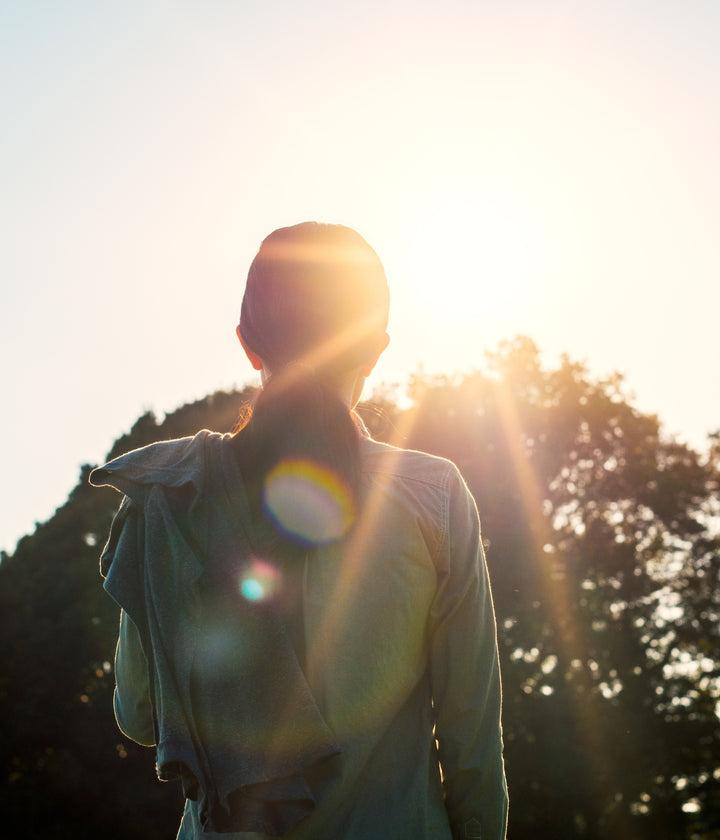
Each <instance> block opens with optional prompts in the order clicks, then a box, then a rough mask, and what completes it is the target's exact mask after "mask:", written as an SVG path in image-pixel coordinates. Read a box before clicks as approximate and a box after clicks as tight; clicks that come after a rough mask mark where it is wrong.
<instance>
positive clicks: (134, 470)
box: [89, 429, 227, 495]
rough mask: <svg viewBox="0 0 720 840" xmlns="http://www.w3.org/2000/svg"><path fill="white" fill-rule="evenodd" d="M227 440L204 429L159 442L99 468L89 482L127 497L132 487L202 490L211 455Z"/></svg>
mask: <svg viewBox="0 0 720 840" xmlns="http://www.w3.org/2000/svg"><path fill="white" fill-rule="evenodd" d="M226 437H227V435H222V434H219V433H218V432H210V431H208V430H207V429H203V430H202V431H200V432H198V433H197V434H196V435H193V436H191V437H184V438H175V439H173V440H163V441H157V442H156V443H151V444H148V445H147V446H143V447H140V448H139V449H133V450H132V451H130V452H126V453H125V454H124V455H120V456H119V457H118V458H114V459H113V460H112V461H109V462H108V463H107V464H104V465H103V466H101V467H97V468H96V469H94V470H93V471H92V472H91V473H90V477H89V482H90V484H92V485H93V486H95V487H102V486H105V485H109V486H111V487H115V488H116V489H117V490H120V491H121V492H123V493H125V494H127V495H130V494H129V493H128V488H129V487H130V486H134V487H138V486H145V485H152V484H160V485H163V486H164V487H179V486H181V485H183V484H188V483H192V484H196V485H198V486H199V485H200V484H201V483H202V477H203V473H204V470H205V465H206V463H207V460H208V457H209V454H210V452H211V451H212V449H213V448H215V447H217V445H218V444H219V443H221V442H222V441H223V440H225V438H226Z"/></svg>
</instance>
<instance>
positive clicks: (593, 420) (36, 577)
mask: <svg viewBox="0 0 720 840" xmlns="http://www.w3.org/2000/svg"><path fill="white" fill-rule="evenodd" d="M251 397H252V389H246V390H245V391H243V392H237V393H217V394H214V395H212V396H209V397H207V398H205V399H204V400H201V401H199V402H196V403H193V404H191V405H187V406H183V407H182V408H180V409H178V410H177V411H175V412H173V413H172V414H170V415H168V416H167V417H165V418H164V419H163V420H162V421H161V422H159V421H158V420H157V419H156V418H155V417H154V416H153V415H152V414H145V415H143V416H142V417H140V418H139V419H138V421H137V422H136V423H135V425H134V426H133V428H132V429H131V430H130V432H129V433H128V434H127V435H125V436H124V437H122V438H120V439H119V440H118V441H116V442H115V444H114V445H113V447H112V450H111V451H110V453H109V454H108V457H114V456H115V455H117V454H120V453H121V452H124V451H127V450H129V449H133V448H136V447H138V446H142V445H144V444H146V443H150V442H152V441H154V440H159V439H168V438H172V437H178V436H183V435H187V434H193V433H194V432H196V431H197V430H198V429H200V428H212V429H215V430H218V431H228V430H230V429H231V428H232V427H233V425H234V423H235V420H236V417H237V415H238V411H239V409H240V406H241V405H242V404H243V403H244V402H247V400H249V399H250V398H251ZM408 397H409V406H408V407H403V408H401V407H400V400H399V398H398V396H397V394H396V393H395V392H393V391H392V390H389V391H385V392H383V393H382V394H379V395H376V399H375V400H374V401H373V403H372V404H366V405H365V406H363V407H362V409H361V411H362V414H363V416H364V418H365V419H366V422H367V423H368V425H369V426H370V428H371V431H372V432H373V434H374V435H375V436H376V437H378V438H380V439H385V440H390V441H391V442H394V443H398V444H399V445H402V446H406V447H409V448H414V449H422V450H425V451H428V452H432V453H436V454H439V455H442V456H444V457H447V458H450V459H451V460H453V461H454V462H455V463H456V464H457V465H458V467H459V468H460V470H461V472H462V473H463V475H464V476H465V479H466V481H467V482H468V485H469V486H470V489H471V490H472V492H473V494H474V496H475V498H476V500H477V503H478V508H479V510H480V515H481V520H482V526H483V539H484V542H485V546H486V549H487V557H488V565H489V568H490V575H491V580H492V584H493V593H494V597H495V606H496V611H497V617H498V628H499V642H500V651H501V660H502V668H503V682H504V713H503V720H504V732H505V742H506V765H507V773H508V782H509V788H510V803H511V804H510V829H509V836H510V837H512V838H513V840H523V838H526V837H527V838H528V839H529V838H533V840H542V838H548V840H549V838H553V840H555V838H559V837H560V838H588V840H590V838H593V839H595V838H596V839H597V840H600V839H601V838H602V840H605V838H607V840H610V838H613V840H616V839H617V840H644V839H645V838H652V840H656V838H657V837H663V838H667V840H710V838H720V793H719V792H718V791H719V789H720V785H718V782H719V781H720V728H719V727H718V710H719V708H720V706H719V703H720V660H719V658H718V651H720V644H719V642H720V639H719V638H718V637H719V636H720V622H719V618H720V528H719V526H718V523H719V522H720V509H719V508H720V501H719V500H720V435H716V436H714V437H712V438H711V439H710V440H709V445H708V448H707V451H704V452H701V453H699V452H696V451H694V450H693V449H692V448H690V447H688V446H687V445H685V444H683V443H680V442H678V441H676V440H674V439H671V438H668V437H666V436H664V435H663V433H662V430H661V427H660V424H659V422H658V419H657V418H656V417H654V416H648V415H646V414H643V413H641V412H639V411H638V410H637V409H636V408H634V407H633V405H632V401H631V400H630V399H629V398H628V397H627V395H626V394H625V392H624V386H623V381H622V378H621V377H619V376H612V377H608V378H604V379H594V378H593V377H591V376H590V374H589V373H588V371H587V369H586V368H585V367H584V366H583V365H582V364H578V363H576V362H573V361H571V360H569V359H568V358H563V359H562V360H561V361H560V362H559V363H558V364H557V365H556V366H554V367H551V368H548V367H545V366H543V364H542V362H541V357H540V354H539V352H538V350H537V348H536V347H535V346H534V344H533V343H532V342H531V341H530V340H528V339H522V338H521V339H516V340H515V341H512V342H509V343H506V344H504V345H502V346H501V347H500V348H499V350H498V351H497V352H496V353H494V354H491V355H490V356H489V357H488V360H487V364H486V365H485V367H484V368H483V370H481V371H474V372H472V373H468V374H464V375H458V376H453V377H422V376H416V377H414V378H413V379H412V380H411V381H410V383H409V387H408ZM90 469H91V467H90V466H84V467H83V468H82V471H81V475H80V480H79V482H78V485H77V487H76V488H75V489H74V490H73V491H72V493H71V494H70V496H69V498H68V500H67V502H66V503H65V504H64V505H63V506H62V507H61V508H59V509H58V511H57V512H56V514H55V515H54V516H53V517H52V519H50V520H49V521H48V522H46V523H45V524H43V525H41V526H39V527H38V528H37V529H36V531H35V533H34V534H32V535H31V536H28V537H25V538H23V539H22V540H21V541H20V542H19V544H18V546H17V548H16V551H15V552H14V554H13V555H12V556H7V555H5V556H3V560H2V563H1V564H0V616H1V617H2V618H1V619H0V621H1V623H0V642H2V647H3V660H2V670H1V671H0V714H1V715H2V718H1V719H2V721H3V724H2V728H1V730H0V759H1V760H2V763H3V781H2V784H1V785H0V801H1V802H2V808H3V814H4V822H5V824H6V825H12V826H14V827H15V828H16V829H17V830H18V831H21V832H22V836H24V837H36V836H37V837H40V836H42V837H44V838H45V837H47V838H59V840H60V839H62V838H70V837H72V838H75V840H76V838H78V837H84V836H88V837H90V836H96V835H97V834H98V833H102V835H103V836H104V837H105V838H106V840H112V838H130V837H133V838H137V837H138V836H139V837H142V838H147V840H155V838H158V840H159V838H164V837H169V836H173V831H175V830H176V827H177V823H178V820H179V812H180V799H181V794H180V792H179V790H176V789H175V788H174V786H173V785H172V784H168V785H161V784H160V783H157V782H155V781H154V769H153V756H152V752H151V751H149V750H145V749H143V748H141V747H138V746H136V745H135V744H133V743H132V742H130V741H128V740H127V739H125V738H124V737H123V736H122V735H121V734H120V733H119V731H118V730H117V728H116V726H115V722H114V719H113V714H112V688H113V674H112V661H113V652H114V645H115V640H116V636H117V618H118V617H117V608H116V607H115V605H114V604H113V602H112V601H111V600H110V599H109V598H108V597H107V595H105V593H104V592H103V590H102V588H101V585H100V579H99V576H98V567H97V559H98V555H99V551H100V548H101V545H102V542H103V540H104V539H105V536H106V534H107V530H108V527H109V523H110V520H111V518H112V515H113V513H114V510H115V509H116V507H117V504H118V498H117V494H115V493H114V492H113V491H111V490H105V489H103V490H96V489H92V488H90V487H89V486H88V484H87V475H88V473H89V471H90Z"/></svg>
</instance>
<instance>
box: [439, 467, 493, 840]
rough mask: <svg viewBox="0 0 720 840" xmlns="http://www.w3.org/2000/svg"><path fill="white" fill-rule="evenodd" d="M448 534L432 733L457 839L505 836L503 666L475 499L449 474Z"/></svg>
mask: <svg viewBox="0 0 720 840" xmlns="http://www.w3.org/2000/svg"><path fill="white" fill-rule="evenodd" d="M446 513H447V516H446V526H447V538H446V540H445V543H444V545H443V546H442V548H441V554H440V557H439V558H438V589H437V593H436V596H435V599H434V602H433V607H432V614H431V615H432V628H433V630H432V632H433V635H432V642H431V644H432V647H431V678H432V692H433V706H434V712H435V737H436V739H437V743H438V751H439V756H440V765H441V768H442V775H443V788H444V792H445V804H446V808H447V812H448V816H449V819H450V825H451V828H452V833H453V838H454V840H466V838H467V839H468V840H469V838H473V839H474V838H479V839H480V838H481V840H503V838H505V833H506V830H507V809H508V796H507V786H506V782H505V771H504V766H503V756H502V749H503V744H502V727H501V721H500V711H501V685H500V668H499V663H498V650H497V631H496V624H495V612H494V609H493V603H492V595H491V592H490V581H489V577H488V571H487V566H486V563H485V555H484V553H483V548H482V542H481V540H480V522H479V518H478V513H477V508H476V507H475V502H474V500H473V498H472V496H471V494H470V491H469V490H468V488H467V486H466V485H465V482H464V481H463V479H462V477H461V476H460V474H459V472H457V471H454V473H453V475H451V478H450V486H449V493H448V496H447V511H446Z"/></svg>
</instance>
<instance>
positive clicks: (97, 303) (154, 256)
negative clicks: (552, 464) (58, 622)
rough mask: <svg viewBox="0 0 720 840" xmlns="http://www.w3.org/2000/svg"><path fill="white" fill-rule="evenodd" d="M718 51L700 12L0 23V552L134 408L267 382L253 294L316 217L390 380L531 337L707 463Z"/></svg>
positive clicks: (6, 3) (91, 3) (173, 9)
mask: <svg viewBox="0 0 720 840" xmlns="http://www.w3.org/2000/svg"><path fill="white" fill-rule="evenodd" d="M719 35H720V6H718V4H716V3H714V2H711V0H707V2H700V1H699V0H687V2H683V3H682V4H681V3H674V2H672V3H671V2H660V1H659V0H646V2H639V0H629V1H628V0H625V1H624V2H620V0H605V2H603V3H600V2H569V0H568V2H557V1H556V0H548V2H542V3H538V2H507V3H498V2H494V3H485V2H481V0H472V2H461V0H446V2H443V3H441V4H440V3H425V2H412V3H410V2H393V0H382V2H379V1H376V2H366V3H364V4H362V5H360V4H356V3H352V4H351V3H346V2H338V1H337V0H336V1H335V2H318V0H309V2H306V3H304V4H290V3H279V2H262V3H261V2H257V3H247V2H244V3H243V2H231V1H230V0H202V2H200V0H196V1H195V2H189V0H184V1H183V0H173V2H169V0H166V1H165V2H161V0H143V2H138V0H135V1H134V2H133V1H132V0H125V2H97V0H86V2H79V1H78V2H69V1H68V2H65V0H56V2H53V3H48V2H39V0H37V1H36V0H24V2H22V3H16V2H12V0H0V108H1V113H2V129H1V130H0V183H1V184H2V191H1V192H0V222H1V224H0V272H1V274H0V276H1V277H2V287H1V289H2V291H1V295H2V298H1V300H0V303H1V304H2V305H1V307H0V312H1V313H2V314H1V317H2V330H0V340H1V341H2V360H3V376H2V381H3V390H4V400H3V402H4V405H5V406H6V408H5V412H4V416H5V428H4V431H5V434H4V435H3V438H2V444H0V445H1V446H2V451H1V452H0V455H1V457H2V464H3V467H4V479H5V480H4V481H3V490H2V498H1V499H0V502H1V509H2V511H3V513H2V517H0V546H3V547H5V548H7V549H11V548H12V546H13V544H14V542H15V540H16V539H17V538H18V537H19V536H21V535H22V534H24V533H27V532H29V531H31V530H32V528H33V523H34V522H35V521H36V520H38V521H42V520H44V519H46V518H47V517H48V516H50V515H51V514H52V512H53V511H54V509H55V507H56V506H58V505H59V504H61V503H62V502H63V501H64V500H65V498H66V496H67V493H68V492H69V490H70V489H72V487H73V486H74V484H75V482H76V480H77V476H78V470H79V467H80V464H82V463H83V462H89V463H96V462H99V461H101V460H102V459H103V457H104V455H105V453H106V452H107V450H108V449H109V447H110V445H111V444H112V441H113V440H114V439H115V438H116V437H117V436H118V435H119V434H121V433H122V432H124V431H127V429H128V428H129V427H130V425H131V424H132V422H133V421H134V419H135V418H136V417H137V416H138V414H139V413H141V412H142V411H143V410H144V409H146V408H154V409H156V410H157V411H158V412H160V413H161V412H163V411H165V410H168V411H169V410H172V409H173V408H175V407H176V406H178V405H179V404H180V403H182V402H186V401H189V400H192V399H195V398H198V397H201V396H203V395H205V394H206V393H209V392H210V391H213V390H215V389H217V388H230V387H232V386H234V385H236V384H237V385H241V384H243V383H245V382H252V381H255V380H254V377H253V375H252V371H251V370H250V369H249V367H248V366H247V364H246V363H243V361H242V358H241V355H240V353H239V351H238V349H237V348H236V344H235V339H234V334H233V330H234V325H235V322H236V317H237V312H238V308H239V302H240V297H241V293H242V285H243V278H244V274H245V272H246V270H247V266H248V264H249V262H250V260H251V258H252V256H253V254H254V252H255V250H256V248H257V245H258V244H259V241H260V240H261V239H262V237H263V236H264V235H265V234H267V233H268V232H269V231H270V230H272V229H273V228H275V227H278V226H280V225H284V224H289V223H293V222H297V221H302V220H305V219H310V218H319V219H323V220H329V221H340V222H344V223H346V224H350V225H352V226H355V227H357V228H358V229H359V230H360V231H361V232H362V233H363V234H364V235H365V236H366V237H367V238H368V240H369V241H370V242H371V243H372V244H373V245H374V246H375V248H376V249H377V251H378V252H379V254H380V256H381V258H383V260H384V262H385V264H386V269H387V273H388V276H389V280H390V283H391V289H392V293H393V314H392V320H391V332H392V343H391V346H390V349H389V350H388V353H387V355H386V357H385V359H384V360H383V361H382V362H381V364H380V366H379V368H378V372H377V375H376V377H375V381H376V382H380V381H383V380H385V381H390V382H393V381H395V382H402V381H404V380H405V379H406V377H407V374H408V373H409V372H411V371H415V370H417V368H418V365H420V364H422V365H423V366H424V367H425V369H426V370H429V371H431V372H453V371H465V370H469V369H471V368H472V367H474V366H478V365H480V364H481V363H482V359H483V354H484V352H485V351H486V350H488V349H490V350H491V349H494V348H495V347H496V346H497V344H498V342H499V341H500V340H502V339H503V338H510V337H512V336H513V335H515V334H518V333H525V334H528V335H530V336H531V337H532V338H534V339H535V341H536V342H537V343H538V345H539V346H540V348H541V350H542V351H543V352H544V353H545V354H546V356H547V359H548V361H549V362H551V361H552V360H553V359H554V358H556V357H557V354H559V353H560V352H563V351H565V352H567V353H569V354H570V355H571V357H573V358H575V359H584V360H586V361H587V362H588V364H589V366H590V368H591V370H592V371H593V372H594V373H595V374H597V375H600V374H604V373H608V372H610V371H613V370H619V371H621V372H622V373H624V374H625V375H626V377H627V382H628V385H629V387H630V389H632V390H633V391H634V392H635V394H636V395H637V404H638V406H639V407H640V408H641V409H642V410H644V411H649V412H653V413H658V414H659V416H660V418H661V419H662V421H663V422H664V425H665V428H666V430H667V431H668V432H669V433H674V434H677V435H678V436H680V437H682V438H684V439H688V440H690V441H691V442H692V443H693V444H695V445H697V446H702V445H703V440H704V435H705V433H707V432H708V431H711V430H713V429H716V428H718V427H720V376H719V375H718V373H717V367H718V359H720V328H719V327H720V323H719V321H720V315H719V313H720V282H719V280H720V271H719V269H720V248H718V230H720V167H718V164H717V160H718V156H719V153H720V110H719V109H718V107H717V103H718V102H720V51H718V49H717V44H718V36H719ZM439 292H443V293H445V298H444V299H439V297H438V295H439Z"/></svg>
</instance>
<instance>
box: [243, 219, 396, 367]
mask: <svg viewBox="0 0 720 840" xmlns="http://www.w3.org/2000/svg"><path fill="white" fill-rule="evenodd" d="M388 304H389V296H388V288H387V280H386V279H385V271H384V269H383V266H382V263H381V262H380V259H379V258H378V256H377V254H376V253H375V251H373V249H372V248H371V247H370V245H368V243H367V242H366V241H365V240H364V239H363V238H362V237H361V236H360V234H359V233H357V232H356V231H354V230H352V229H351V228H348V227H344V226H343V225H330V224H320V223H318V222H304V223H302V224H299V225H294V226H292V227H285V228H280V229H279V230H276V231H274V232H273V233H271V234H270V235H269V236H268V237H267V238H266V239H265V240H264V241H263V243H262V245H261V246H260V250H259V252H258V254H257V256H256V257H255V259H254V260H253V262H252V265H251V266H250V271H249V273H248V279H247V286H246V289H245V295H244V297H243V304H242V313H241V317H240V331H241V333H242V335H243V339H244V341H245V342H246V344H247V345H248V346H249V347H250V348H251V349H252V350H253V351H254V352H255V353H257V354H258V355H259V356H260V357H261V358H262V360H263V361H264V362H265V364H266V365H267V366H268V368H269V369H270V370H271V371H273V372H275V371H276V370H280V369H282V368H283V367H284V366H286V365H287V364H289V363H291V362H303V363H305V364H307V365H309V366H310V367H312V368H313V369H315V370H316V371H317V372H318V373H320V374H327V373H329V374H331V375H332V374H342V373H343V372H345V371H347V370H349V369H351V368H352V367H354V366H356V365H359V364H362V363H363V362H364V361H366V359H367V358H368V357H369V356H370V355H371V354H372V352H373V349H374V347H375V344H376V343H377V339H378V336H381V335H383V334H384V332H385V329H386V327H387V318H388Z"/></svg>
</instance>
